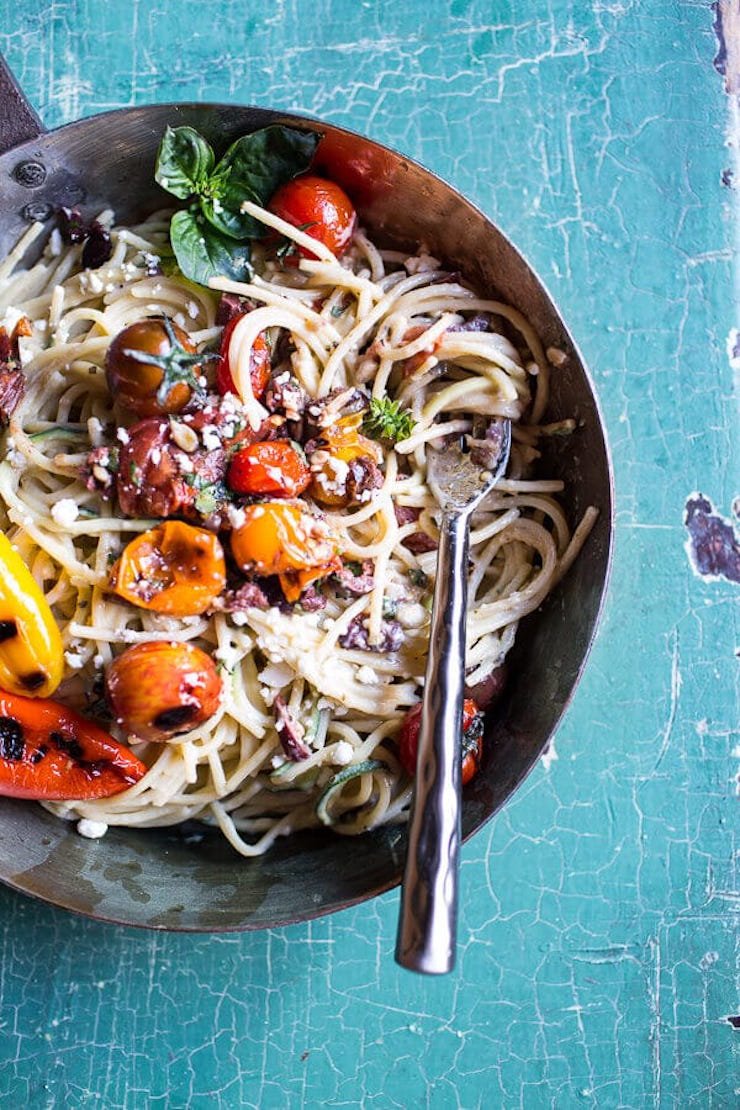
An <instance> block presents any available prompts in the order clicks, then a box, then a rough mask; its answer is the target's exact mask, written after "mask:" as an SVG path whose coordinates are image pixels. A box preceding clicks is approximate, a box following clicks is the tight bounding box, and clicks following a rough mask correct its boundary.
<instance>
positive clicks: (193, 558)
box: [110, 520, 226, 617]
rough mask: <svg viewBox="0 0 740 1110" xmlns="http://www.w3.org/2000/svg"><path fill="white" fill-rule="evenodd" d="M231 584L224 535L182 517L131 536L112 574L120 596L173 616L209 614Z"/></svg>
mask: <svg viewBox="0 0 740 1110" xmlns="http://www.w3.org/2000/svg"><path fill="white" fill-rule="evenodd" d="M225 585H226V564H225V562H224V552H223V548H222V547H221V544H220V543H219V541H218V537H217V536H214V534H213V532H208V531H207V530H206V529H205V528H195V527H194V526H193V525H192V524H183V523H182V521H179V520H167V521H165V522H164V523H163V524H160V525H158V526H157V527H156V528H152V529H150V531H148V532H142V533H141V535H140V536H137V537H136V539H134V540H131V542H130V543H129V544H127V545H126V547H125V548H124V549H123V554H122V555H121V557H120V559H119V560H118V562H117V563H116V564H115V566H114V567H113V569H112V570H111V574H110V586H111V589H112V590H113V591H114V592H115V593H117V594H118V595H119V597H123V598H125V600H126V601H130V602H131V603H132V605H138V606H140V608H142V609H151V610H152V611H153V612H155V613H168V614H169V615H170V616H173V617H192V616H198V615H199V614H200V613H204V612H205V611H206V609H208V608H209V607H210V606H211V605H212V604H213V602H214V601H215V600H216V598H217V597H218V595H219V594H220V593H221V591H222V590H223V588H224V586H225Z"/></svg>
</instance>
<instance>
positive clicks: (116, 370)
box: [105, 316, 203, 416]
mask: <svg viewBox="0 0 740 1110" xmlns="http://www.w3.org/2000/svg"><path fill="white" fill-rule="evenodd" d="M202 361H203V356H201V355H197V354H196V353H195V346H194V345H193V343H192V341H191V340H190V337H189V336H188V335H187V333H186V332H184V331H183V330H182V328H179V327H178V326H177V324H173V323H172V321H171V320H168V319H167V317H164V316H159V317H156V318H152V319H150V320H137V322H136V323H135V324H129V326H128V327H127V328H124V329H123V331H121V332H119V333H118V335H117V336H116V337H115V338H114V339H113V341H112V342H111V345H110V347H109V348H108V352H107V354H106V356H105V375H106V379H107V381H108V388H109V389H110V391H111V394H112V396H113V400H114V401H116V402H117V403H118V404H119V405H120V406H121V408H124V409H128V410H130V411H131V412H135V413H136V414H137V416H162V415H164V414H166V413H174V412H181V411H182V410H183V409H184V408H185V406H186V405H187V404H188V402H189V401H190V399H191V398H192V396H193V394H194V393H196V392H202V390H201V388H200V385H199V378H200V377H201V375H202V367H201V363H202Z"/></svg>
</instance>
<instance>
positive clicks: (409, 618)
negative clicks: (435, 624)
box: [396, 601, 429, 628]
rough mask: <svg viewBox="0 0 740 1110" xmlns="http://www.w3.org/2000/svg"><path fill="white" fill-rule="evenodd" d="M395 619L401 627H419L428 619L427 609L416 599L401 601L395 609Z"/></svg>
mask: <svg viewBox="0 0 740 1110" xmlns="http://www.w3.org/2000/svg"><path fill="white" fill-rule="evenodd" d="M396 620H397V621H398V623H399V624H400V625H401V627H402V628H421V627H422V625H424V624H426V622H427V621H428V620H429V611H428V610H427V609H425V608H424V606H423V605H420V604H419V603H418V601H402V602H400V603H399V605H398V608H397V609H396Z"/></svg>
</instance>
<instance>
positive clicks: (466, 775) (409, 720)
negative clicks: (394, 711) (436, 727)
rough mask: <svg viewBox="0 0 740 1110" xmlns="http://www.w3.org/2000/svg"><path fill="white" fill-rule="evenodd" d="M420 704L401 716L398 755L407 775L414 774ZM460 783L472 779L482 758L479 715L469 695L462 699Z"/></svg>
mask: <svg viewBox="0 0 740 1110" xmlns="http://www.w3.org/2000/svg"><path fill="white" fill-rule="evenodd" d="M420 724H421V703H419V704H418V705H413V706H412V707H411V709H409V711H408V713H407V714H406V716H405V717H404V719H403V724H402V725H401V736H400V739H399V753H398V754H399V758H400V760H401V765H402V767H403V768H404V770H405V771H407V772H408V774H409V775H415V774H416V753H417V751H418V749H419V727H420ZM462 725H463V739H462V784H463V786H465V784H466V783H468V782H470V780H471V779H472V778H474V777H475V776H476V775H477V773H478V771H479V769H480V765H481V760H482V758H483V714H482V713H481V711H480V709H479V708H478V706H477V705H476V703H475V702H474V701H473V699H472V698H466V699H465V701H464V702H463V719H462Z"/></svg>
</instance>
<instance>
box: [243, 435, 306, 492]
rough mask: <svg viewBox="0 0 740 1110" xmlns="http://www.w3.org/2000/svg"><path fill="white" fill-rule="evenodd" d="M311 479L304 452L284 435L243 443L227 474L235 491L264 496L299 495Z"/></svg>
mask: <svg viewBox="0 0 740 1110" xmlns="http://www.w3.org/2000/svg"><path fill="white" fill-rule="evenodd" d="M310 481H311V471H310V470H309V469H308V464H307V463H306V460H305V457H304V455H303V452H302V451H300V450H299V449H298V448H296V447H295V446H294V445H293V444H292V443H291V442H290V441H289V440H287V439H274V440H271V441H268V442H266V443H252V444H250V446H249V447H242V449H241V450H240V451H237V452H236V454H235V455H234V456H233V458H232V460H231V463H230V465H229V469H228V471H227V474H226V484H227V485H228V486H229V487H230V488H231V489H233V490H234V491H235V492H236V493H247V494H251V495H252V496H263V497H298V495H299V494H300V493H303V491H304V490H305V489H306V487H307V486H308V484H309V482H310Z"/></svg>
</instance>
